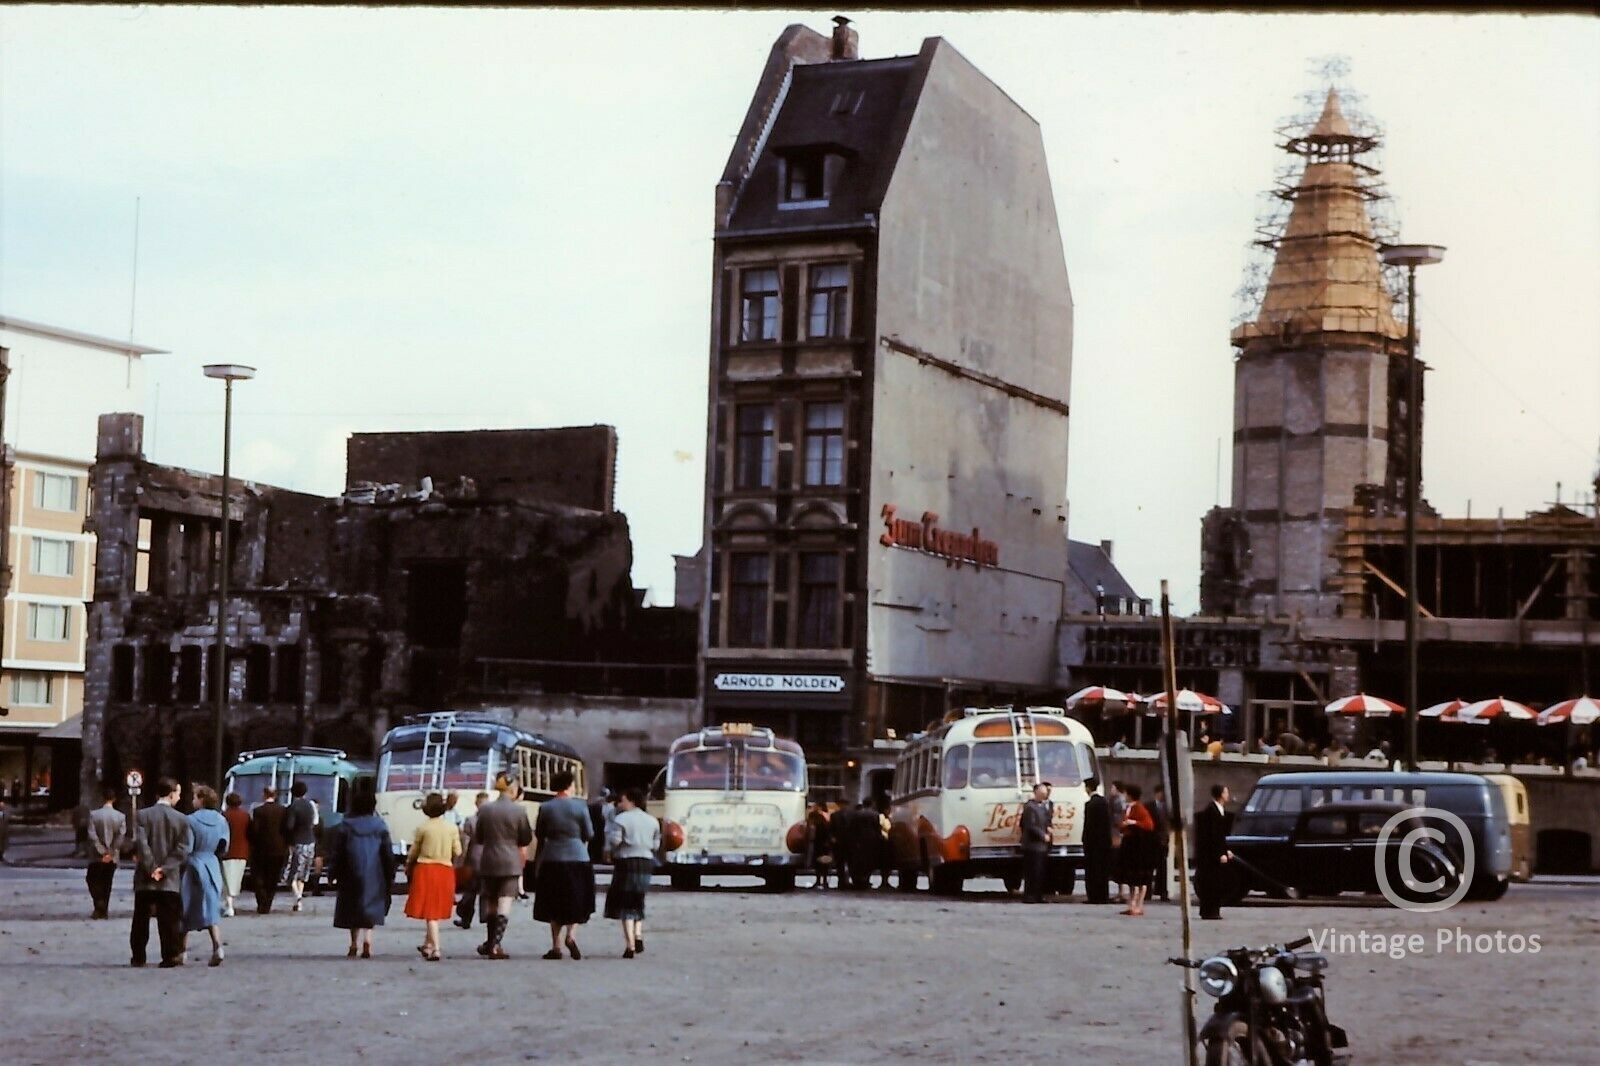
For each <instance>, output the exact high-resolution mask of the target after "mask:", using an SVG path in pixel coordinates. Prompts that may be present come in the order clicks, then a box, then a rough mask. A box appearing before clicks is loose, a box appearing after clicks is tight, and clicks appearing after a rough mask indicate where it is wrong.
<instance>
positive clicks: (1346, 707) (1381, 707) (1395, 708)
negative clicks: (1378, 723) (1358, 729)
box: [1323, 692, 1406, 718]
mask: <svg viewBox="0 0 1600 1066" xmlns="http://www.w3.org/2000/svg"><path fill="white" fill-rule="evenodd" d="M1323 710H1325V711H1327V712H1328V713H1329V714H1348V715H1359V716H1361V717H1363V718H1387V717H1389V716H1390V715H1391V714H1404V713H1406V709H1405V708H1404V707H1402V706H1400V705H1399V704H1398V703H1395V702H1394V701H1393V700H1386V699H1384V698H1383V697H1382V696H1369V695H1367V694H1366V693H1365V692H1358V693H1356V694H1355V695H1354V696H1346V697H1344V698H1343V699H1338V700H1334V701H1333V702H1332V703H1330V704H1328V706H1326V707H1325V708H1323Z"/></svg>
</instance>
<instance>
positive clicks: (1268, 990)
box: [1256, 966, 1289, 1007]
mask: <svg viewBox="0 0 1600 1066" xmlns="http://www.w3.org/2000/svg"><path fill="white" fill-rule="evenodd" d="M1256 984H1257V985H1259V986H1260V988H1261V998H1262V999H1264V1000H1266V1001H1267V1002H1268V1003H1270V1004H1272V1005H1273V1006H1274V1007H1276V1006H1278V1005H1280V1004H1283V1003H1287V1002H1289V979H1288V978H1287V977H1284V976H1283V971H1282V970H1280V969H1278V968H1277V967H1276V966H1262V967H1259V968H1257V970H1256Z"/></svg>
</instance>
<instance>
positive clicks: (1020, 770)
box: [1011, 711, 1039, 792]
mask: <svg viewBox="0 0 1600 1066" xmlns="http://www.w3.org/2000/svg"><path fill="white" fill-rule="evenodd" d="M1011 746H1012V747H1013V748H1014V749H1015V750H1016V753H1017V784H1018V785H1019V786H1020V787H1022V788H1024V789H1027V790H1028V791H1029V792H1031V791H1033V786H1034V785H1036V784H1038V783H1039V745H1038V742H1037V741H1036V740H1035V739H1034V735H1033V715H1032V714H1030V713H1028V712H1027V711H1014V712H1012V715H1011Z"/></svg>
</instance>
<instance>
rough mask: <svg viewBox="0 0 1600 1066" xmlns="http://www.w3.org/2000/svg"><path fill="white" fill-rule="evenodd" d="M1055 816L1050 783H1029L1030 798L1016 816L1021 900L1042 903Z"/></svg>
mask: <svg viewBox="0 0 1600 1066" xmlns="http://www.w3.org/2000/svg"><path fill="white" fill-rule="evenodd" d="M1054 817H1055V807H1054V805H1053V804H1052V803H1051V802H1050V782H1048V781H1040V782H1039V783H1038V784H1037V785H1034V786H1033V798H1032V799H1030V800H1029V801H1028V802H1027V803H1024V804H1023V805H1022V816H1021V817H1020V818H1018V819H1017V821H1018V824H1019V828H1021V830H1022V902H1024V903H1043V902H1044V885H1045V867H1046V865H1047V864H1048V862H1049V858H1050V844H1051V842H1052V840H1054V837H1053V835H1052V833H1051V829H1050V823H1051V821H1052V819H1053V818H1054Z"/></svg>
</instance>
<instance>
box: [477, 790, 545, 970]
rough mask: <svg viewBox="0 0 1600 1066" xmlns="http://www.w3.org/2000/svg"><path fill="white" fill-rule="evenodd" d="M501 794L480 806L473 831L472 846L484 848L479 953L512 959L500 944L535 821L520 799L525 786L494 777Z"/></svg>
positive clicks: (480, 864)
mask: <svg viewBox="0 0 1600 1066" xmlns="http://www.w3.org/2000/svg"><path fill="white" fill-rule="evenodd" d="M495 790H496V791H498V792H499V793H500V797H499V798H498V799H496V800H495V801H494V802H493V803H486V804H484V805H483V806H482V807H479V808H478V815H477V818H478V821H477V825H476V826H475V827H474V830H473V834H472V844H473V847H475V848H479V849H481V853H480V855H479V858H478V892H479V894H480V895H481V896H482V897H483V898H482V899H481V900H480V902H481V904H482V910H483V924H484V928H485V931H486V933H485V937H484V941H483V943H482V944H479V945H478V954H479V955H482V956H483V957H485V958H488V959H505V958H510V956H509V955H507V954H506V949H505V948H504V947H502V946H501V942H502V941H503V940H504V939H505V935H506V926H508V925H510V924H511V908H512V905H513V904H515V903H516V900H517V891H518V889H519V888H520V886H521V884H522V868H523V867H524V866H526V865H527V862H528V847H529V845H531V844H532V843H533V823H531V822H529V821H528V812H527V810H526V809H525V808H524V807H523V806H522V804H521V803H519V802H518V797H519V796H520V795H521V794H522V789H521V788H520V787H519V786H518V785H517V783H516V782H515V781H512V780H510V779H509V778H506V777H503V776H502V777H498V778H496V779H495Z"/></svg>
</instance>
